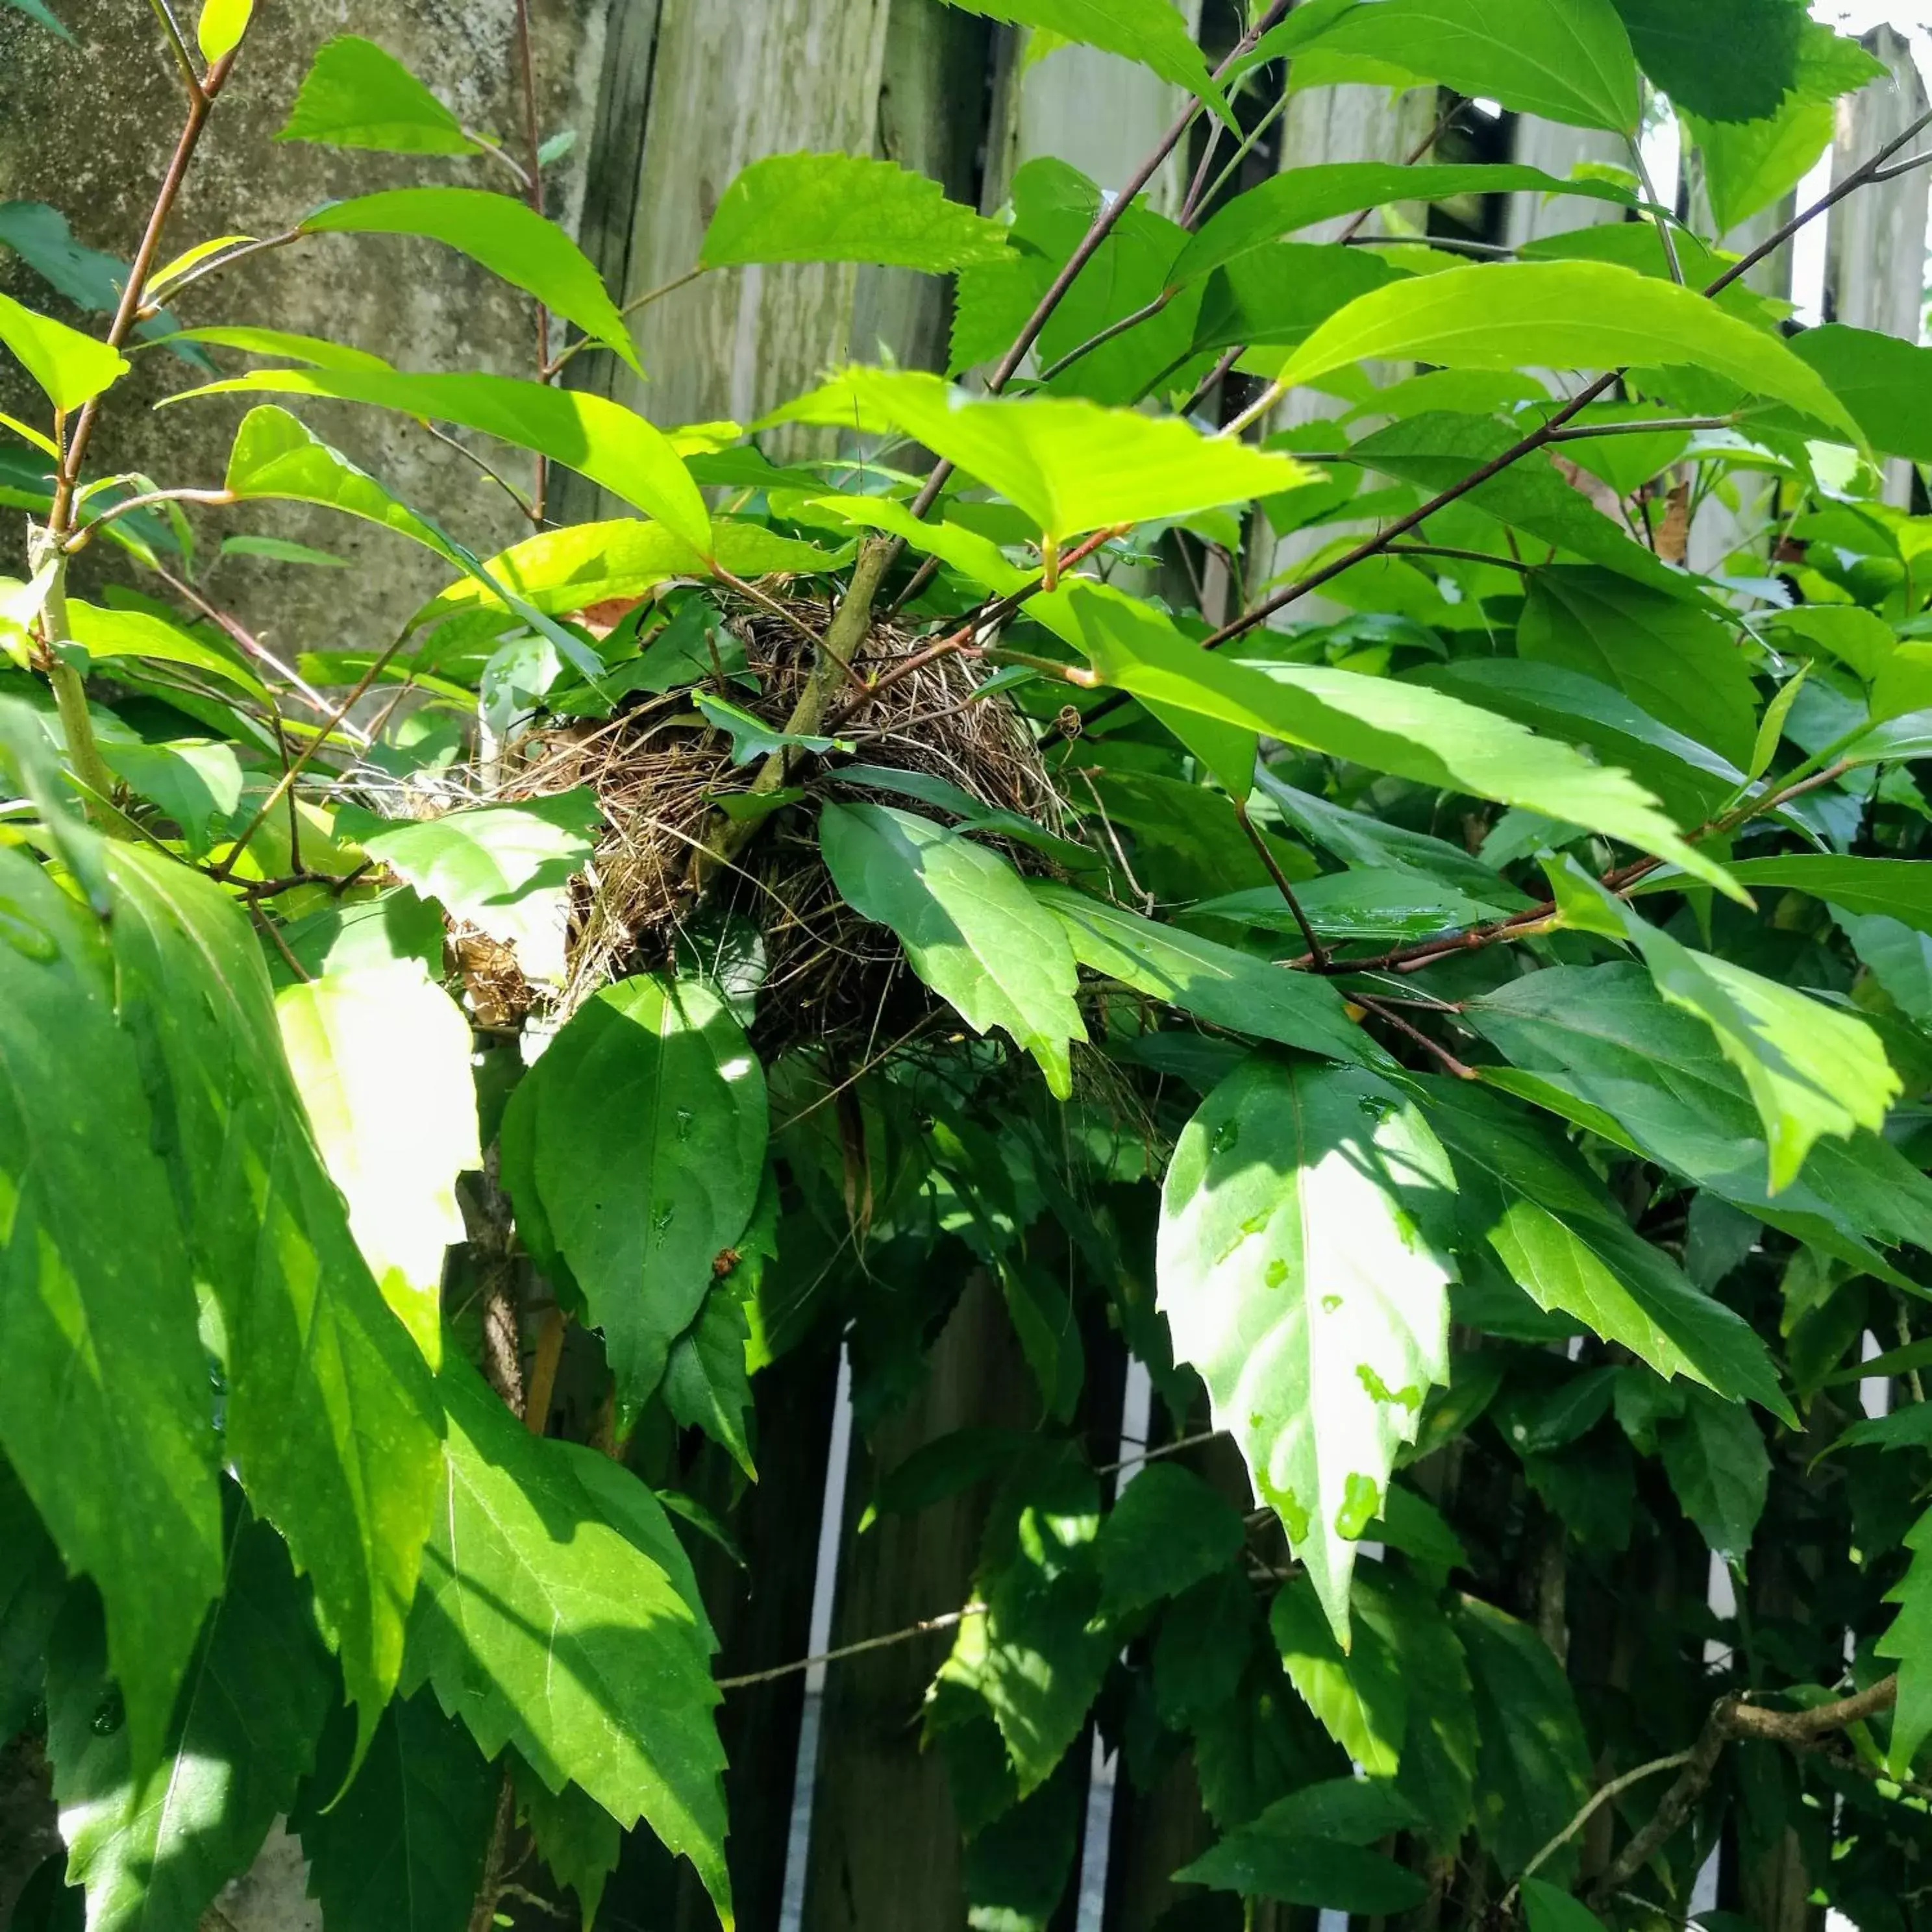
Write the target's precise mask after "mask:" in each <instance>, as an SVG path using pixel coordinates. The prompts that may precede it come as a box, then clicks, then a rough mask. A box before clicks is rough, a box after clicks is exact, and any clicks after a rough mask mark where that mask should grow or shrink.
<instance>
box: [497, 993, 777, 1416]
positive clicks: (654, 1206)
mask: <svg viewBox="0 0 1932 1932" xmlns="http://www.w3.org/2000/svg"><path fill="white" fill-rule="evenodd" d="M766 1125H767V1123H766V1101H765V1082H764V1076H763V1070H762V1069H761V1068H760V1067H759V1064H758V1062H757V1059H756V1058H755V1057H754V1055H753V1054H752V1052H751V1048H750V1046H748V1044H747V1043H746V1042H745V1036H744V1033H743V1031H742V1029H741V1028H739V1025H738V1024H737V1022H736V1021H735V1020H734V1019H732V1017H731V1016H730V1012H729V1010H727V1007H726V1006H725V1004H724V1001H723V1000H722V999H721V998H720V997H719V995H718V994H717V993H716V992H715V991H713V990H712V989H711V988H710V987H709V986H706V985H705V984H703V983H702V982H701V981H697V980H680V981H676V982H672V981H667V980H655V979H633V980H622V981H619V983H618V984H616V986H609V987H607V988H605V989H604V991H603V992H601V993H600V994H598V995H597V997H596V998H595V999H592V1000H590V1001H586V1003H585V1004H583V1006H582V1007H580V1008H579V1009H578V1010H577V1013H576V1014H575V1016H574V1017H573V1018H572V1019H571V1022H570V1023H569V1024H568V1025H567V1026H566V1027H565V1028H564V1029H563V1031H562V1032H561V1033H560V1034H558V1035H557V1037H556V1039H555V1040H553V1041H552V1042H551V1043H550V1046H549V1048H548V1049H547V1051H546V1052H545V1053H544V1056H543V1058H541V1060H539V1061H538V1063H537V1064H536V1066H535V1067H534V1068H533V1069H532V1071H531V1072H530V1073H529V1075H528V1076H526V1078H525V1079H524V1080H523V1083H522V1085H520V1086H519V1087H518V1088H517V1091H516V1093H515V1094H514V1095H513V1096H512V1097H511V1101H510V1106H509V1111H508V1118H507V1120H506V1124H505V1169H506V1172H505V1185H506V1186H507V1187H508V1189H509V1191H510V1194H511V1199H513V1200H514V1202H515V1203H516V1205H517V1213H518V1216H519V1218H520V1219H532V1218H535V1219H537V1220H540V1223H541V1227H542V1229H543V1230H544V1233H543V1235H542V1239H543V1241H544V1244H545V1245H549V1246H553V1247H554V1248H555V1250H556V1252H557V1253H559V1254H560V1255H561V1256H562V1258H563V1259H564V1260H565V1262H568V1265H569V1268H570V1272H571V1275H572V1277H574V1280H575V1281H576V1283H577V1286H579V1288H580V1289H581V1290H582V1292H583V1296H584V1298H585V1301H586V1304H587V1307H588V1313H589V1320H590V1321H591V1322H593V1323H594V1324H595V1325H597V1326H598V1327H599V1328H602V1329H603V1331H604V1340H605V1345H606V1346H607V1349H608V1350H609V1352H610V1362H611V1367H612V1368H613V1370H614V1372H615V1373H616V1378H617V1387H618V1400H619V1408H620V1409H621V1410H622V1412H623V1414H624V1415H625V1418H631V1417H634V1415H635V1414H636V1412H637V1410H638V1409H640V1407H641V1406H642V1405H643V1403H644V1402H645V1401H646V1400H647V1399H648V1398H649V1396H650V1394H651V1392H652V1391H653V1390H654V1389H655V1388H656V1387H657V1386H658V1383H659V1382H661V1380H662V1379H663V1377H664V1369H665V1366H666V1364H667V1361H668V1360H669V1358H670V1351H671V1348H672V1346H673V1343H676V1340H677V1339H678V1337H679V1336H681V1335H682V1334H684V1333H685V1331H686V1330H687V1329H688V1328H690V1327H691V1324H692V1323H693V1322H694V1321H695V1320H696V1319H697V1316H698V1313H699V1310H700V1308H701V1307H703V1303H704V1301H705V1297H706V1293H707V1292H708V1291H709V1289H710V1287H711V1284H712V1280H713V1278H714V1268H715V1264H716V1263H717V1262H718V1258H719V1257H720V1256H721V1255H722V1254H723V1253H724V1251H725V1250H727V1248H730V1247H732V1246H733V1244H735V1243H736V1241H737V1240H738V1238H739V1236H740V1235H742V1234H743V1232H745V1225H746V1223H748V1221H749V1220H750V1219H751V1211H752V1209H753V1208H754V1206H755V1205H757V1198H758V1189H759V1185H760V1181H761V1180H762V1179H763V1174H764V1167H765V1139H766ZM513 1147H514V1148H517V1149H518V1150H519V1151H517V1153H516V1154H515V1155H514V1157H512V1154H511V1150H512V1148H513ZM626 1427H628V1421H627V1423H626Z"/></svg>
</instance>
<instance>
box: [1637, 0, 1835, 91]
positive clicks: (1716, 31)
mask: <svg viewBox="0 0 1932 1932" xmlns="http://www.w3.org/2000/svg"><path fill="white" fill-rule="evenodd" d="M1615 5H1616V10H1617V11H1618V12H1619V13H1621V14H1622V16H1623V18H1624V25H1625V26H1626V27H1628V28H1629V29H1630V37H1631V44H1632V45H1633V46H1634V47H1635V48H1636V49H1637V58H1638V59H1639V60H1640V61H1641V62H1643V71H1644V72H1645V73H1646V74H1649V76H1650V77H1651V79H1652V80H1654V81H1655V82H1656V83H1657V84H1658V86H1659V87H1660V88H1661V89H1663V91H1664V92H1665V93H1666V94H1667V95H1670V98H1671V100H1672V101H1673V103H1674V104H1676V106H1677V107H1680V108H1683V109H1685V110H1688V112H1690V113H1693V114H1701V115H1703V116H1704V117H1705V118H1706V119H1707V120H1711V121H1762V120H1763V119H1764V118H1766V116H1767V115H1772V114H1775V113H1777V112H1778V107H1779V105H1780V104H1781V103H1782V102H1783V101H1784V98H1785V97H1786V96H1787V95H1788V94H1789V93H1790V92H1791V90H1792V89H1793V88H1794V87H1796V86H1797V85H1798V82H1799V64H1800V58H1801V55H1802V49H1803V47H1804V43H1805V28H1806V26H1807V21H1806V17H1805V7H1804V5H1803V0H1705V4H1703V5H1700V6H1699V7H1697V8H1695V9H1694V10H1692V9H1688V8H1686V7H1680V6H1678V5H1675V4H1673V0H1615ZM1853 85H1855V83H1853Z"/></svg>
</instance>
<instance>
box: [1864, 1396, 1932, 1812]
mask: <svg viewBox="0 0 1932 1932" xmlns="http://www.w3.org/2000/svg"><path fill="white" fill-rule="evenodd" d="M1914 1406H1915V1407H1918V1408H1922V1407H1923V1406H1924V1404H1923V1403H1918V1404H1915V1405H1914ZM1905 1547H1906V1549H1908V1550H1910V1551H1911V1553H1912V1562H1911V1563H1910V1565H1909V1567H1908V1568H1907V1569H1906V1572H1905V1574H1904V1575H1903V1577H1900V1579H1899V1580H1898V1581H1897V1583H1895V1584H1894V1586H1892V1588H1891V1589H1890V1590H1889V1591H1888V1592H1886V1594H1885V1601H1886V1602H1887V1603H1888V1604H1897V1606H1898V1615H1897V1616H1896V1617H1894V1619H1892V1623H1891V1628H1890V1629H1889V1630H1888V1631H1886V1632H1885V1634H1884V1636H1883V1637H1880V1638H1879V1640H1878V1644H1877V1646H1876V1647H1877V1651H1878V1654H1879V1656H1881V1657H1888V1658H1894V1659H1896V1660H1897V1664H1898V1706H1897V1709H1896V1710H1895V1711H1894V1713H1893V1715H1892V1720H1891V1751H1890V1753H1889V1754H1888V1765H1889V1766H1890V1769H1891V1772H1892V1775H1894V1777H1897V1778H1903V1777H1905V1776H1907V1775H1909V1773H1910V1772H1911V1769H1912V1760H1914V1759H1915V1758H1916V1757H1918V1753H1919V1751H1920V1749H1921V1747H1922V1746H1923V1745H1924V1742H1925V1740H1926V1739H1927V1738H1928V1737H1932V1671H1928V1670H1927V1664H1928V1661H1932V1511H1928V1512H1927V1514H1925V1515H1924V1516H1921V1517H1920V1518H1919V1519H1918V1521H1917V1522H1916V1523H1914V1524H1913V1525H1912V1528H1911V1529H1909V1531H1907V1532H1906V1538H1905Z"/></svg>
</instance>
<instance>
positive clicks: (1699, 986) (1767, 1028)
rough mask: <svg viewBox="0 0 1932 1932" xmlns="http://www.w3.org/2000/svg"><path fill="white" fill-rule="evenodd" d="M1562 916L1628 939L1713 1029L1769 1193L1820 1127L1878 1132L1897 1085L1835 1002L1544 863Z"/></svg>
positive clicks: (1879, 1053) (1674, 1000) (1801, 1158)
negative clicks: (1682, 936)
mask: <svg viewBox="0 0 1932 1932" xmlns="http://www.w3.org/2000/svg"><path fill="white" fill-rule="evenodd" d="M1550 883H1551V884H1552V886H1553V887H1554V888H1555V889H1556V893H1557V898H1558V904H1559V906H1560V907H1562V912H1563V916H1564V918H1565V921H1566V922H1568V923H1572V924H1575V923H1579V922H1582V923H1583V924H1584V926H1585V929H1586V930H1588V931H1592V932H1604V933H1608V934H1610V935H1613V936H1615V937H1616V938H1620V939H1627V940H1628V941H1629V942H1630V944H1632V945H1633V946H1634V947H1636V948H1637V950H1638V952H1640V953H1641V954H1642V955H1643V960H1644V963H1645V965H1647V966H1648V967H1649V968H1650V971H1651V977H1652V978H1653V979H1654V980H1655V981H1656V982H1657V986H1658V992H1661V993H1662V995H1664V998H1665V999H1666V1000H1667V1001H1669V1002H1670V1004H1671V1005H1673V1006H1674V1007H1680V1008H1681V1009H1682V1010H1683V1011H1685V1012H1686V1013H1693V1014H1695V1015H1696V1016H1697V1018H1698V1019H1700V1020H1702V1021H1703V1022H1704V1024H1705V1025H1706V1026H1708V1027H1709V1028H1710V1029H1711V1031H1712V1034H1714V1035H1715V1037H1716V1039H1717V1042H1718V1046H1719V1047H1720V1049H1721V1050H1722V1051H1723V1053H1724V1058H1726V1059H1727V1060H1728V1061H1730V1063H1731V1064H1732V1065H1733V1066H1734V1067H1736V1069H1737V1070H1738V1071H1739V1073H1742V1075H1743V1076H1744V1079H1745V1085H1746V1086H1747V1087H1748V1088H1750V1089H1751V1099H1752V1100H1753V1101H1754V1103H1755V1104H1756V1106H1757V1111H1758V1116H1759V1118H1760V1120H1762V1121H1763V1123H1764V1130H1765V1136H1766V1142H1767V1144H1768V1145H1769V1148H1770V1151H1771V1170H1770V1172H1771V1191H1772V1193H1774V1194H1775V1193H1778V1190H1780V1189H1781V1188H1783V1187H1787V1186H1788V1185H1789V1184H1790V1183H1791V1182H1792V1181H1795V1180H1796V1178H1797V1177H1798V1171H1799V1169H1800V1168H1801V1167H1802V1166H1804V1164H1805V1157H1806V1155H1807V1154H1809V1153H1810V1152H1811V1148H1812V1147H1813V1145H1814V1143H1815V1142H1817V1140H1818V1139H1819V1138H1820V1136H1823V1135H1825V1134H1835V1135H1839V1136H1848V1135H1849V1134H1851V1133H1853V1132H1854V1131H1855V1130H1857V1129H1858V1128H1859V1127H1864V1128H1867V1129H1868V1130H1873V1131H1876V1130H1877V1129H1878V1128H1879V1127H1882V1126H1884V1124H1885V1115H1886V1114H1887V1113H1888V1112H1889V1110H1890V1109H1891V1103H1892V1102H1893V1100H1895V1099H1896V1098H1897V1096H1898V1094H1899V1092H1900V1085H1901V1083H1900V1080H1899V1077H1898V1076H1897V1074H1896V1073H1894V1072H1893V1071H1892V1069H1891V1063H1890V1062H1889V1061H1888V1060H1887V1059H1886V1058H1885V1049H1884V1048H1883V1047H1882V1046H1881V1045H1880V1044H1879V1039H1878V1036H1877V1035H1876V1034H1874V1033H1873V1031H1872V1030H1871V1029H1870V1028H1869V1027H1867V1025H1865V1024H1864V1022H1862V1021H1861V1020H1858V1019H1854V1018H1853V1017H1852V1016H1851V1015H1850V1014H1849V1013H1843V1012H1842V1011H1841V1010H1839V1009H1838V1008H1837V1007H1828V1006H1826V1005H1824V1004H1823V1003H1822V1002H1820V1001H1817V1000H1814V999H1810V998H1807V997H1806V996H1805V995H1804V994H1803V993H1801V992H1799V991H1798V990H1797V989H1796V988H1794V987H1790V986H1783V985H1781V984H1780V983H1778V982H1777V981H1776V980H1767V979H1766V978H1765V977H1763V975H1762V974H1757V973H1753V972H1751V971H1749V970H1748V968H1745V967H1742V966H1739V965H1736V964H1734V963H1733V962H1731V961H1730V960H1728V959H1718V958H1717V957H1716V956H1715V955H1713V954H1711V953H1697V952H1694V951H1692V950H1691V948H1690V947H1687V946H1685V945H1683V944H1681V943H1680V942H1679V941H1677V940H1676V939H1673V938H1672V937H1671V936H1670V934H1669V933H1667V932H1664V930H1663V929H1661V927H1658V926H1652V925H1650V924H1649V923H1648V922H1646V921H1645V920H1643V919H1640V918H1638V917H1637V914H1636V913H1634V912H1633V911H1632V910H1631V909H1630V907H1628V906H1627V905H1625V904H1624V902H1623V901H1622V900H1620V899H1616V898H1612V897H1611V895H1610V894H1609V893H1607V892H1605V891H1604V889H1603V888H1602V887H1601V886H1599V885H1598V884H1597V883H1596V881H1595V880H1593V879H1592V878H1590V877H1589V876H1588V875H1587V874H1585V873H1583V872H1581V871H1578V870H1577V868H1576V866H1575V864H1574V862H1573V861H1568V860H1566V861H1565V865H1564V867H1563V868H1561V869H1559V868H1556V867H1555V866H1552V867H1551V868H1550Z"/></svg>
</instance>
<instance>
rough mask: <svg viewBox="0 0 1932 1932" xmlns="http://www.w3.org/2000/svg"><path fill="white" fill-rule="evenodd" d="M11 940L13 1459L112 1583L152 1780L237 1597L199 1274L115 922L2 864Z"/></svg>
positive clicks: (114, 1622) (3, 1084)
mask: <svg viewBox="0 0 1932 1932" xmlns="http://www.w3.org/2000/svg"><path fill="white" fill-rule="evenodd" d="M76 835H77V837H85V836H86V835H85V834H82V833H80V832H78V831H77V832H76ZM0 940H4V941H5V944H4V945H0V1015H4V1019H0V1192H4V1195H5V1202H6V1211H5V1230H6V1241H5V1245H4V1247H0V1327H4V1330H5V1334H6V1337H7V1343H6V1346H5V1348H4V1349H0V1448H4V1449H5V1452H6V1456H7V1460H9V1461H10V1462H11V1463H12V1464H13V1469H14V1471H15V1472H16V1473H17V1475H18V1476H19V1478H20V1483H21V1485H22V1487H23V1488H24V1490H26V1493H27V1495H28V1496H29V1497H31V1499H32V1501H33V1504H34V1507H35V1508H37V1510H38V1511H39V1514H40V1520H42V1522H43V1523H45V1524H46V1529H47V1532H48V1533H49V1535H51V1536H52V1538H53V1541H54V1542H55V1544H57V1545H58V1547H59V1550H60V1553H61V1556H62V1559H63V1560H64V1561H65V1563H66V1565H67V1566H68V1568H69V1570H71V1571H75V1572H77V1573H79V1572H83V1571H84V1572H86V1574H88V1575H89V1576H91V1577H93V1579H94V1580H95V1583H97V1584H98V1586H99V1588H100V1589H101V1595H102V1598H103V1599H104V1602H105V1604H106V1606H107V1632H108V1647H109V1652H110V1656H111V1658H112V1660H113V1667H114V1671H115V1676H117V1677H118V1679H119V1680H120V1682H121V1690H122V1693H123V1694H124V1697H125V1698H126V1700H127V1720H128V1725H129V1730H130V1743H131V1751H132V1757H133V1761H134V1762H135V1763H136V1764H138V1765H139V1766H142V1769H144V1770H145V1768H146V1767H148V1766H150V1765H151V1764H152V1763H154V1758H155V1755H156V1754H157V1751H159V1750H160V1745H161V1739H162V1734H163V1731H164V1730H165V1729H166V1725H167V1721H168V1713H169V1710H170V1709H171V1708H172V1705H173V1703H174V1700H175V1690H176V1688H177V1686H178V1685H179V1684H180V1682H181V1677H182V1674H183V1673H184V1670H186V1668H187V1662H188V1658H189V1654H190V1652H192V1650H193V1648H194V1644H195V1638H196V1632H197V1631H199V1628H200V1625H201V1619H202V1611H203V1610H204V1609H205V1607H206V1606H207V1604H208V1601H209V1600H210V1598H212V1597H213V1596H214V1594H215V1592H216V1591H217V1589H219V1588H220V1579H221V1518H220V1503H219V1498H218V1495H217V1490H216V1487H215V1469H216V1463H215V1451H216V1445H215V1439H214V1430H213V1428H212V1427H211V1421H212V1403H211V1397H210V1394H209V1391H208V1377H207V1372H206V1368H205V1364H204V1361H203V1358H202V1351H201V1349H200V1347H199V1344H198V1343H197V1342H196V1337H195V1297H194V1291H193V1276H192V1274H191V1272H190V1269H189V1267H188V1264H187V1256H186V1255H185V1253H184V1250H183V1245H182V1241H181V1228H180V1223H179V1222H178V1220H177V1218H176V1215H175V1204H174V1202H173V1201H172V1199H170V1196H169V1185H168V1176H167V1175H166V1172H165V1171H164V1169H163V1167H162V1165H161V1163H160V1160H159V1159H158V1158H157V1155H156V1154H155V1152H154V1148H155V1142H156V1137H157V1136H156V1123H155V1121H154V1117H153V1115H152V1114H151V1112H150V1110H149V1108H148V1100H147V1097H146V1095H145V1094H143V1092H142V1087H141V1076H140V1067H139V1055H140V1054H141V1053H142V1050H143V1049H144V1048H145V1046H146V1045H147V1042H146V1041H145V1040H142V1038H141V1037H139V1035H138V1034H136V1033H134V1032H133V1031H127V1030H124V1029H123V1028H120V1027H117V1025H115V1008H114V1003H113V980H112V977H111V974H112V963H111V962H110V959H109V958H108V955H107V944H106V941H105V938H104V932H103V930H102V928H101V925H100V923H99V922H98V921H97V920H96V919H95V916H94V915H93V913H92V912H90V911H89V910H87V909H86V907H83V906H81V905H80V904H77V903H76V902H75V901H74V899H73V898H71V897H70V896H69V895H68V894H67V893H65V892H62V890H61V889H60V888H59V887H58V886H56V885H55V883H53V881H52V880H51V879H50V878H49V877H48V876H47V875H46V873H45V872H43V871H42V870H41V869H40V867H38V866H37V865H34V864H33V863H31V862H30V861H29V860H28V859H26V857H25V856H23V855H22V854H21V853H19V852H17V851H10V852H4V853H0ZM107 1176H111V1177H112V1178H113V1211H112V1213H111V1214H107V1213H104V1211H103V1199H102V1195H101V1187H102V1184H103V1179H104V1177H107ZM29 1514H30V1515H31V1512H30V1513H29ZM24 1553H25V1546H23V1554H24Z"/></svg>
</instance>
